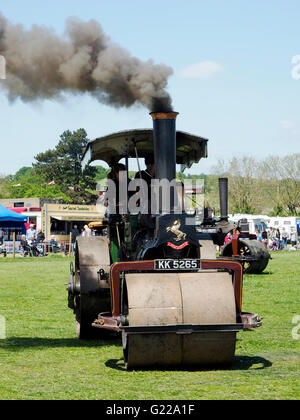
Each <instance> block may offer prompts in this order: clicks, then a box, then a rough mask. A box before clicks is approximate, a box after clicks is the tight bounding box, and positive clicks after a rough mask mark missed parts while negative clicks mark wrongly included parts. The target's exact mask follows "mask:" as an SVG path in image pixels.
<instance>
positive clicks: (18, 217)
mask: <svg viewBox="0 0 300 420" xmlns="http://www.w3.org/2000/svg"><path fill="white" fill-rule="evenodd" d="M26 222H27V217H26V216H23V215H22V214H18V213H15V212H14V211H11V210H8V209H7V208H6V207H4V206H2V205H1V204H0V229H1V230H2V231H3V239H4V242H5V243H7V242H10V241H12V236H13V232H15V233H16V240H20V239H21V235H22V234H26V227H25V223H26Z"/></svg>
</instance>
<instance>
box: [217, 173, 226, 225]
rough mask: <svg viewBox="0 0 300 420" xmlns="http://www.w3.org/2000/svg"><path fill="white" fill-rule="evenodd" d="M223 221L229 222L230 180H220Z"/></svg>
mask: <svg viewBox="0 0 300 420" xmlns="http://www.w3.org/2000/svg"><path fill="white" fill-rule="evenodd" d="M219 192H220V209H221V220H224V221H227V222H228V178H219Z"/></svg>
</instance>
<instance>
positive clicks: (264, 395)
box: [0, 252, 300, 400]
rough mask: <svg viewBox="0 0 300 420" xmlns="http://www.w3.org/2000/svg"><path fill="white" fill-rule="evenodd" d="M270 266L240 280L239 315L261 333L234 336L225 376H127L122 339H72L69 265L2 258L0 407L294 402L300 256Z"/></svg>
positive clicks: (299, 393) (298, 388) (298, 391)
mask: <svg viewBox="0 0 300 420" xmlns="http://www.w3.org/2000/svg"><path fill="white" fill-rule="evenodd" d="M272 257H273V260H272V261H271V262H270V265H269V267H268V269H267V272H266V273H265V274H263V275H259V276H247V277H246V278H245V281H244V308H243V309H244V310H246V311H251V312H256V313H259V314H260V315H261V316H263V326H262V327H261V328H259V329H257V330H252V331H248V332H244V333H240V334H239V339H240V340H241V341H239V342H238V343H237V351H236V358H235V362H234V364H233V366H232V368H230V369H226V370H217V371H216V370H204V371H200V370H168V371H150V370H149V371H137V372H127V371H125V369H124V364H123V360H122V357H123V354H122V346H121V342H120V340H119V339H111V340H109V341H101V342H99V341H98V342H79V341H78V340H77V338H76V335H75V322H74V317H73V314H72V311H71V310H69V309H68V308H67V303H66V297H67V292H66V286H65V283H66V282H67V279H68V272H69V260H68V258H66V257H56V256H54V257H47V258H45V259H42V258H41V259H31V260H30V259H21V258H19V257H17V258H16V260H13V259H12V258H8V259H4V258H2V257H0V316H3V317H5V319H6V332H7V335H6V337H7V338H6V339H5V340H0V399H99V400H127V399H129V400H143V399H144V400H163V399H165V400H201V399H299V397H300V339H299V340H297V339H295V338H297V336H298V334H299V338H300V328H299V329H298V328H297V325H296V324H293V319H294V317H295V316H297V315H299V316H300V278H299V277H300V253H298V252H291V253H288V252H283V253H273V255H272ZM298 324H300V321H299V320H298ZM299 327H300V325H299ZM293 329H294V335H295V337H294V339H293V336H292V332H293Z"/></svg>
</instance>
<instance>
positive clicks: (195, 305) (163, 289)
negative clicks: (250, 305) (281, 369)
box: [123, 272, 237, 369]
mask: <svg viewBox="0 0 300 420" xmlns="http://www.w3.org/2000/svg"><path fill="white" fill-rule="evenodd" d="M126 286H127V293H125V296H126V299H125V304H124V307H125V308H127V309H128V320H129V328H128V329H126V328H124V329H125V331H123V349H124V360H125V365H126V367H127V369H135V368H147V367H156V366H158V367H162V366H165V367H172V366H174V367H184V366H203V367H206V366H211V365H216V366H217V365H219V366H220V365H228V364H231V363H232V361H233V359H234V354H235V347H236V330H235V328H233V329H232V330H231V329H230V328H228V327H229V326H235V325H237V324H236V307H235V299H234V291H233V286H232V279H231V277H230V276H229V275H228V274H227V273H217V272H215V273H193V274H188V273H185V274H177V273H172V274H160V275H158V274H157V275H156V276H155V277H154V278H153V274H131V275H127V276H126ZM185 326H186V328H185ZM189 326H190V327H189ZM130 327H141V328H140V330H141V332H136V331H135V330H134V328H130ZM151 327H152V329H153V330H156V331H155V332H153V333H152V332H151ZM143 329H144V332H143ZM130 330H132V331H133V332H130ZM137 330H138V328H137ZM165 330H166V331H167V332H165Z"/></svg>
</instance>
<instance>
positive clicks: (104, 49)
mask: <svg viewBox="0 0 300 420" xmlns="http://www.w3.org/2000/svg"><path fill="white" fill-rule="evenodd" d="M0 54H1V55H3V57H5V60H6V81H5V83H1V85H0V86H1V87H2V88H3V89H5V90H6V92H7V94H8V97H9V99H10V100H14V99H17V98H20V99H22V100H23V101H25V102H30V101H35V100H38V99H60V98H61V97H62V96H63V94H64V93H67V92H72V93H90V94H91V95H93V96H95V97H96V98H97V99H98V100H99V101H100V102H102V103H105V104H109V105H112V106H115V107H118V108H119V107H130V106H132V105H134V104H142V105H145V106H146V107H147V108H148V109H149V110H151V111H161V112H167V111H171V110H172V101H171V98H170V96H169V94H168V92H167V90H166V88H167V85H168V78H169V77H170V76H171V75H172V74H173V70H172V68H171V67H168V66H166V65H164V64H154V62H153V61H152V60H148V61H141V60H139V59H138V58H136V57H133V56H132V55H131V54H130V53H129V52H128V51H127V50H126V49H124V48H122V47H121V46H119V45H118V44H116V43H113V42H112V41H111V40H110V38H109V37H108V36H107V35H106V34H105V33H104V32H103V30H102V27H101V25H100V23H99V22H97V21H95V20H90V21H89V22H83V21H81V20H79V19H76V18H69V19H68V20H67V21H66V27H65V33H64V35H63V36H58V35H57V34H56V33H55V32H54V31H53V30H52V29H51V28H48V27H45V26H38V25H33V26H32V27H31V29H29V30H26V29H25V28H24V27H23V25H21V24H18V25H16V24H12V23H10V22H9V21H8V20H7V19H6V18H5V17H4V16H3V15H2V14H1V13H0Z"/></svg>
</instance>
